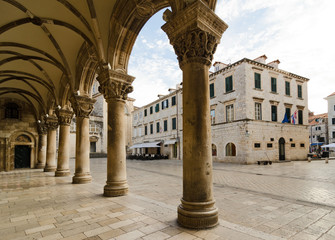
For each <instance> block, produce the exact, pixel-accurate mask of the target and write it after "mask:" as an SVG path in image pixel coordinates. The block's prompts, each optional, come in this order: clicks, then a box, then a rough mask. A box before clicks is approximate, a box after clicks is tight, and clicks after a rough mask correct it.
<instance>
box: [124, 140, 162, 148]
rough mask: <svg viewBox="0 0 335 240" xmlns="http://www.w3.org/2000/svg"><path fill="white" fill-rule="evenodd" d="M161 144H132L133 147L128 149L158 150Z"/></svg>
mask: <svg viewBox="0 0 335 240" xmlns="http://www.w3.org/2000/svg"><path fill="white" fill-rule="evenodd" d="M160 143H161V142H160V141H159V142H147V143H138V144H134V145H133V146H131V147H130V149H133V148H159V147H160V145H159V144H160Z"/></svg>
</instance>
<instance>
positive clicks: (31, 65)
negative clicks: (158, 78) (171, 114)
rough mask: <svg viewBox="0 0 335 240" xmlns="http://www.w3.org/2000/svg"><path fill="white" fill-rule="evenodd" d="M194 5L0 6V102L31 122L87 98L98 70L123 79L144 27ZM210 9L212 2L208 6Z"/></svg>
mask: <svg viewBox="0 0 335 240" xmlns="http://www.w3.org/2000/svg"><path fill="white" fill-rule="evenodd" d="M191 2H194V0H179V1H178V0H0V98H10V99H18V100H21V101H24V102H27V103H28V104H30V105H31V106H32V107H33V108H34V110H35V112H36V115H37V116H36V117H37V118H39V117H40V116H41V115H43V114H46V113H48V110H49V108H50V107H52V106H57V105H61V106H64V105H65V104H67V99H68V97H69V96H70V95H71V94H73V93H75V92H77V91H80V93H81V94H84V95H89V94H90V86H91V84H92V81H93V80H92V79H93V78H94V75H95V73H96V70H97V68H98V66H99V64H109V65H110V66H111V68H112V69H114V70H119V71H123V72H124V73H127V66H128V60H129V56H130V53H131V50H132V47H133V44H134V43H135V40H136V37H137V35H138V33H139V32H140V30H141V28H142V27H143V25H144V24H145V23H146V21H147V20H148V19H149V18H150V17H151V16H152V15H153V14H155V13H156V12H157V11H159V10H160V9H162V8H164V7H168V6H170V7H171V9H172V12H177V11H178V10H180V9H182V8H184V7H185V6H187V4H190V3H191ZM204 2H206V3H207V4H208V5H209V7H210V8H212V9H214V7H215V4H216V0H207V1H204Z"/></svg>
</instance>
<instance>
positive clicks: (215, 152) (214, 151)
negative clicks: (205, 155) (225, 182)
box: [212, 144, 217, 157]
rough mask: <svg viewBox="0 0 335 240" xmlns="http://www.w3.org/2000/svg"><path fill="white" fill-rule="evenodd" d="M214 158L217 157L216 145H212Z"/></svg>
mask: <svg viewBox="0 0 335 240" xmlns="http://www.w3.org/2000/svg"><path fill="white" fill-rule="evenodd" d="M212 156H213V157H216V156H217V151H216V145H215V144H212Z"/></svg>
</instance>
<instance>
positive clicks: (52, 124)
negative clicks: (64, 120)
mask: <svg viewBox="0 0 335 240" xmlns="http://www.w3.org/2000/svg"><path fill="white" fill-rule="evenodd" d="M45 125H46V127H47V128H48V129H50V130H56V129H57V128H58V118H57V117H56V116H48V117H46V118H45Z"/></svg>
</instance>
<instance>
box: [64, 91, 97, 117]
mask: <svg viewBox="0 0 335 240" xmlns="http://www.w3.org/2000/svg"><path fill="white" fill-rule="evenodd" d="M70 101H71V104H72V108H73V110H74V112H75V114H76V117H84V118H88V117H89V116H90V114H91V112H92V111H93V105H94V103H95V102H96V101H97V100H96V99H92V98H89V97H85V96H73V97H72V98H71V99H70Z"/></svg>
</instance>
